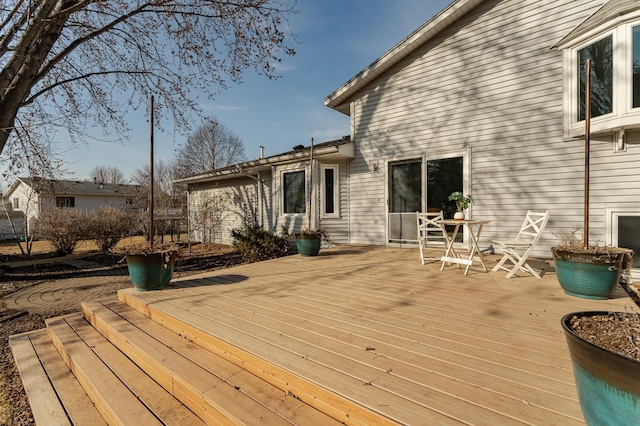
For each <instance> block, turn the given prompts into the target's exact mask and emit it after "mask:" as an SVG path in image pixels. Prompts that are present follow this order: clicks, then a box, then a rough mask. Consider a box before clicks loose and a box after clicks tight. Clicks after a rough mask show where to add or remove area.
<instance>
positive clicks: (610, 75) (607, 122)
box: [556, 7, 640, 146]
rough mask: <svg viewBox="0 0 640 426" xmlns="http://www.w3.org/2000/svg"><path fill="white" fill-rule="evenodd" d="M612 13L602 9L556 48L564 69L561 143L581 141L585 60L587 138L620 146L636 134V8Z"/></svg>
mask: <svg viewBox="0 0 640 426" xmlns="http://www.w3.org/2000/svg"><path fill="white" fill-rule="evenodd" d="M615 12H616V13H613V12H612V11H611V10H610V9H604V8H603V11H602V12H601V13H600V14H594V15H592V17H591V18H589V19H588V20H587V21H585V22H584V23H583V24H581V25H580V26H578V27H577V28H576V29H575V30H574V31H573V32H572V33H570V34H568V36H567V37H565V39H563V40H562V41H560V42H559V43H558V44H557V45H556V46H557V47H558V48H559V49H561V50H563V55H564V64H565V66H564V73H563V79H564V90H563V93H564V103H563V104H564V114H563V117H564V119H563V123H564V124H563V129H564V137H565V139H570V138H583V137H584V133H585V123H584V120H585V111H586V109H585V101H586V91H585V82H586V68H585V63H586V61H587V59H589V60H591V119H592V120H591V127H590V130H591V133H592V134H593V135H601V137H602V138H611V140H612V141H613V142H616V144H618V146H620V143H621V142H623V138H624V137H625V134H626V133H628V132H627V131H628V130H633V129H640V7H638V8H636V10H629V9H624V10H619V11H618V10H615ZM617 12H620V13H617ZM623 12H624V13H623ZM621 13H623V14H622V15H621ZM596 15H597V16H596ZM594 16H595V18H594ZM596 18H597V19H596ZM614 146H616V145H614Z"/></svg>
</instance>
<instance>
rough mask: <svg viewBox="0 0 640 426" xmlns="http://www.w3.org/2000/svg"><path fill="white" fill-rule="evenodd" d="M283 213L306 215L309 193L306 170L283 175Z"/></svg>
mask: <svg viewBox="0 0 640 426" xmlns="http://www.w3.org/2000/svg"><path fill="white" fill-rule="evenodd" d="M282 186H283V194H284V197H283V212H284V213H305V212H306V204H307V203H306V201H307V191H306V184H305V172H304V170H300V171H296V172H288V173H283V174H282Z"/></svg>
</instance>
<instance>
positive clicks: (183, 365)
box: [82, 299, 339, 425]
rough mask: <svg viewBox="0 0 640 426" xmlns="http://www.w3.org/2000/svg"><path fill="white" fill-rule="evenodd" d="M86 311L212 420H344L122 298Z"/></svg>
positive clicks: (167, 385)
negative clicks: (132, 305) (196, 340)
mask: <svg viewBox="0 0 640 426" xmlns="http://www.w3.org/2000/svg"><path fill="white" fill-rule="evenodd" d="M82 309H83V314H84V317H85V318H86V319H87V321H89V322H90V323H91V324H92V326H93V327H95V329H96V330H98V331H99V332H100V333H101V334H102V335H104V336H105V337H106V338H107V339H108V340H109V341H110V342H111V343H112V344H113V345H115V346H116V347H118V348H119V349H120V350H121V351H122V352H124V353H126V354H127V356H128V357H129V358H130V359H131V360H132V361H133V362H135V363H136V364H137V365H138V366H140V367H141V368H142V369H144V371H145V372H146V373H147V374H148V375H149V376H150V377H151V378H152V379H153V380H155V381H156V382H157V383H159V384H160V385H161V386H162V387H163V388H164V389H166V390H167V391H168V392H169V393H170V394H172V395H173V396H174V397H175V398H177V399H178V400H180V401H181V402H182V403H183V404H185V405H186V406H187V407H188V408H189V409H190V410H191V411H193V412H194V413H196V414H197V415H198V416H199V417H200V418H202V419H203V420H204V421H205V422H206V423H207V424H238V425H240V424H242V425H254V424H257V423H261V424H269V425H279V424H282V425H291V424H299V425H312V424H322V425H331V424H339V423H338V422H337V421H335V420H333V419H332V418H330V417H329V416H327V415H325V414H323V413H321V412H320V411H318V410H316V409H314V408H312V407H310V406H309V405H307V404H304V403H303V402H301V401H299V400H298V399H297V398H296V397H295V396H294V395H292V394H288V393H286V392H284V391H282V390H280V389H278V388H276V387H274V386H273V385H271V384H269V383H268V382H267V381H265V380H262V379H260V378H258V377H257V376H255V375H254V374H251V373H249V372H248V371H246V370H245V369H243V368H241V367H238V366H236V365H234V364H232V363H231V362H229V361H227V360H225V359H224V358H222V357H220V356H217V355H214V354H213V353H211V352H209V351H207V350H205V349H203V348H201V347H199V346H197V345H195V344H194V343H192V342H190V341H188V340H186V339H185V338H183V337H181V336H180V335H178V334H176V333H174V332H172V331H170V330H168V329H167V328H165V327H163V326H162V325H159V324H157V323H155V322H154V321H152V320H151V319H149V318H148V317H146V316H145V315H142V314H140V313H139V312H137V311H135V310H134V309H132V308H130V307H128V306H126V305H124V304H122V303H120V302H119V301H117V300H116V299H109V300H103V301H94V302H87V303H83V304H82ZM180 423H183V422H180Z"/></svg>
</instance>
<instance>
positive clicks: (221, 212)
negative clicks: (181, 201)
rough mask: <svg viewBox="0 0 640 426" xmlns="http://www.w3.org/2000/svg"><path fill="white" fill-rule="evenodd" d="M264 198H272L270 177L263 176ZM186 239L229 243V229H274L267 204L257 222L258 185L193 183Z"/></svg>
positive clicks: (241, 181) (247, 180) (235, 181)
mask: <svg viewBox="0 0 640 426" xmlns="http://www.w3.org/2000/svg"><path fill="white" fill-rule="evenodd" d="M263 191H264V198H265V199H266V200H269V199H271V178H270V176H268V175H267V176H264V185H263ZM188 203H189V237H190V238H191V239H193V240H195V241H202V242H214V243H220V244H232V243H233V238H232V236H231V230H232V229H237V228H242V227H243V226H244V225H245V224H248V225H251V224H254V223H255V224H258V225H262V226H263V227H264V228H266V229H273V226H272V224H271V222H270V218H271V210H270V208H267V206H268V203H266V202H265V203H263V204H262V205H263V208H264V209H265V210H264V211H263V214H262V218H263V220H264V222H265V223H262V224H261V223H259V222H260V217H261V215H260V211H259V206H260V203H258V184H257V182H256V181H255V180H254V179H251V178H238V179H229V180H225V181H217V182H207V183H202V184H196V185H194V187H193V188H192V190H191V191H190V193H189V196H188Z"/></svg>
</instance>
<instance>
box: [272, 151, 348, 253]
mask: <svg viewBox="0 0 640 426" xmlns="http://www.w3.org/2000/svg"><path fill="white" fill-rule="evenodd" d="M322 165H327V166H333V165H337V166H338V176H337V177H338V188H339V195H338V203H339V204H338V210H339V216H338V217H330V218H326V217H322V215H320V209H321V197H322V196H323V194H322V193H321V192H320V191H321V170H322ZM299 170H304V171H305V178H306V179H307V180H308V176H309V162H308V161H305V162H300V163H292V164H287V165H284V166H278V167H277V168H276V172H275V177H274V179H273V181H274V191H273V197H272V203H271V204H272V205H273V206H274V212H275V223H276V226H277V228H280V226H284V227H285V228H286V229H287V230H288V231H289V232H290V233H292V234H293V233H295V232H298V231H300V230H301V229H302V228H305V227H307V226H308V224H307V215H306V213H298V214H284V213H282V212H281V209H282V189H281V185H282V173H285V172H293V171H299ZM349 173H350V165H349V161H346V160H342V161H331V160H323V161H322V162H320V161H317V160H314V178H313V182H314V183H313V185H314V187H315V189H314V191H315V193H316V194H319V195H320V196H319V197H318V196H316V197H314V199H313V206H312V215H311V216H312V224H311V228H314V229H323V230H325V231H327V232H328V233H329V237H330V241H331V244H334V245H341V244H347V243H349V220H348V219H349V211H350V209H349V179H350V177H349Z"/></svg>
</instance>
